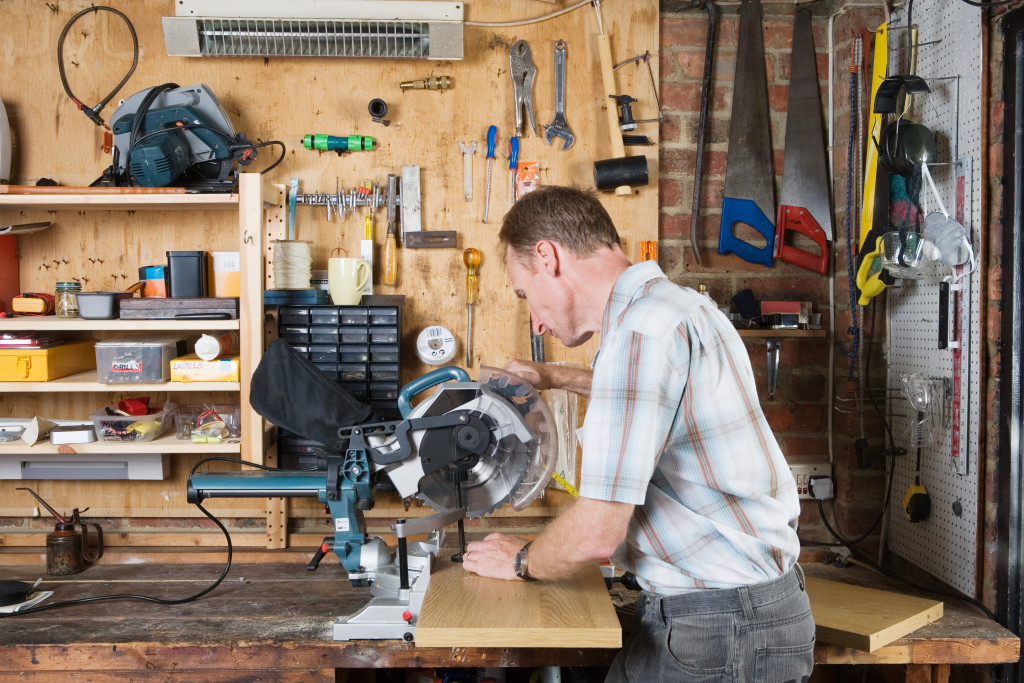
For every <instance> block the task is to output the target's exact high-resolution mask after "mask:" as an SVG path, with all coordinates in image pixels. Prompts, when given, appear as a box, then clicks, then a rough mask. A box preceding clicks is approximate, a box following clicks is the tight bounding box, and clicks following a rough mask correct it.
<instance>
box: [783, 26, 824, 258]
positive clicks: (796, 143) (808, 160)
mask: <svg viewBox="0 0 1024 683" xmlns="http://www.w3.org/2000/svg"><path fill="white" fill-rule="evenodd" d="M790 64H791V67H790V79H789V110H788V111H789V114H788V116H787V118H786V147H785V149H786V156H785V159H784V160H783V164H782V189H781V190H780V192H779V213H778V216H777V217H776V221H775V258H778V259H782V260H783V261H785V262H786V263H792V264H793V265H796V266H800V267H801V268H806V269H807V270H813V271H815V272H817V273H819V274H821V275H824V274H825V273H826V272H828V264H829V247H828V243H829V242H830V241H831V240H832V208H831V205H830V203H829V188H828V172H827V170H826V163H825V134H824V129H823V128H822V124H821V100H820V98H819V95H818V71H817V67H816V62H815V55H814V38H813V36H812V34H811V13H810V12H809V11H807V10H799V11H797V12H796V14H795V16H794V18H793V53H792V57H791V59H790ZM787 232H798V233H801V234H802V235H805V236H807V237H809V238H810V239H811V240H813V242H814V243H815V245H817V253H813V252H811V251H807V250H805V249H802V248H800V247H798V246H795V245H793V244H790V243H789V242H791V241H792V239H788V240H787V234H786V233H787ZM789 237H790V238H792V235H790V236H789ZM807 246H810V245H809V244H808V245H807Z"/></svg>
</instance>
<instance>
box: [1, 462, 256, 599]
mask: <svg viewBox="0 0 1024 683" xmlns="http://www.w3.org/2000/svg"><path fill="white" fill-rule="evenodd" d="M214 460H222V461H224V462H233V463H239V464H242V465H247V466H249V467H256V468H259V469H264V470H273V469H275V468H273V467H267V466H266V465H257V464H256V463H252V462H248V461H246V460H240V459H238V458H229V457H227V456H223V455H217V456H211V457H209V458H203V459H202V460H200V461H199V462H197V463H196V464H195V466H193V467H192V470H191V471H190V472H189V475H188V476H189V479H191V478H192V475H193V474H195V473H196V470H198V469H199V466H200V465H203V464H204V463H208V462H211V461H214ZM195 506H196V507H197V508H199V511H200V512H202V513H203V514H204V515H206V516H207V517H209V518H210V519H211V520H213V523H214V524H216V525H217V526H218V527H219V528H220V530H221V531H222V532H223V533H224V539H225V540H226V541H227V544H228V558H227V562H226V563H225V564H224V569H223V570H222V571H221V573H220V576H219V577H218V578H217V580H216V581H214V582H213V584H212V585H210V586H208V587H207V588H204V589H203V590H201V591H199V592H198V593H196V594H194V595H190V596H188V597H186V598H178V599H175V600H171V599H167V598H154V597H152V596H149V595H137V594H135V593H118V594H115V595H96V596H93V597H91V598H76V599H74V600H62V601H60V602H53V603H50V604H48V605H38V606H36V607H30V608H28V609H24V610H21V611H18V612H11V613H0V617H16V616H19V615H22V614H34V613H36V612H44V611H46V610H51V609H57V608H59V607H71V606H73V605H85V604H88V603H91V602H107V601H111V600H142V601H144V602H155V603H156V604H158V605H181V604H184V603H186V602H192V601H194V600H198V599H199V598H201V597H203V596H204V595H206V594H208V593H210V592H211V591H212V590H213V589H215V588H216V587H217V586H219V585H220V584H221V583H222V582H223V581H224V579H225V578H226V577H227V575H228V572H229V571H231V559H232V555H233V552H232V546H231V535H230V534H229V533H228V530H227V527H225V526H224V524H223V523H222V522H221V521H220V520H219V519H217V518H216V517H215V516H214V515H213V513H211V512H210V511H209V510H207V509H206V508H204V507H203V505H202V503H201V502H199V501H196V503H195Z"/></svg>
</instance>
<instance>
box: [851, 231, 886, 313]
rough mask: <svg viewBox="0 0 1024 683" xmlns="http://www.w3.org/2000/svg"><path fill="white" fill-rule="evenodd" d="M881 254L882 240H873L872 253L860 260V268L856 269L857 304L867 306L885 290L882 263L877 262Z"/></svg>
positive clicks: (879, 238)
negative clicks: (858, 295) (858, 296)
mask: <svg viewBox="0 0 1024 683" xmlns="http://www.w3.org/2000/svg"><path fill="white" fill-rule="evenodd" d="M881 252H882V238H881V236H879V237H878V238H877V239H876V240H875V248H874V250H873V251H871V252H869V253H867V254H864V258H863V259H861V262H860V268H858V269H857V289H859V290H860V298H859V299H857V303H858V304H859V305H861V306H867V305H868V303H869V302H870V301H871V299H873V298H874V297H876V296H878V295H879V294H881V293H882V291H883V290H884V289H885V286H886V285H885V283H884V282H882V279H881V277H882V262H881V261H880V260H879V257H880V256H881Z"/></svg>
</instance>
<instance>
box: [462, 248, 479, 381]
mask: <svg viewBox="0 0 1024 683" xmlns="http://www.w3.org/2000/svg"><path fill="white" fill-rule="evenodd" d="M462 262H463V263H465V264H466V367H467V368H468V367H472V365H473V304H475V303H476V288H477V282H478V278H477V274H476V269H477V266H479V265H480V250H479V249H474V248H473V247H470V248H469V249H467V250H466V251H464V252H462Z"/></svg>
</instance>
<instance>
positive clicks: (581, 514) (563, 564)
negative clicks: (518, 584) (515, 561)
mask: <svg viewBox="0 0 1024 683" xmlns="http://www.w3.org/2000/svg"><path fill="white" fill-rule="evenodd" d="M632 514H633V506H632V505H628V504H626V503H608V502H605V501H595V500H591V499H589V498H579V499H577V501H576V502H575V503H573V505H572V506H570V507H569V508H567V509H566V510H564V511H563V512H562V513H561V514H560V515H558V517H556V518H555V519H553V520H552V521H551V523H550V524H548V526H547V527H546V528H545V529H544V531H543V532H541V534H540V535H539V536H537V538H536V539H534V541H533V544H532V545H531V546H530V550H529V571H530V576H531V577H532V578H535V579H561V578H565V577H569V576H574V575H576V574H579V573H580V572H582V571H584V570H585V569H587V568H588V567H592V566H594V565H595V564H598V563H599V562H602V561H604V560H606V559H607V558H608V557H609V556H610V555H611V554H612V552H614V550H615V548H616V547H617V546H618V545H619V543H621V542H622V539H623V538H625V535H626V527H627V526H628V524H629V519H630V517H631V516H632Z"/></svg>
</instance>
